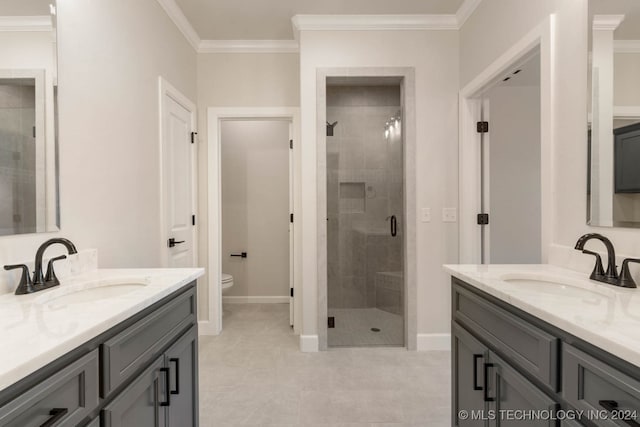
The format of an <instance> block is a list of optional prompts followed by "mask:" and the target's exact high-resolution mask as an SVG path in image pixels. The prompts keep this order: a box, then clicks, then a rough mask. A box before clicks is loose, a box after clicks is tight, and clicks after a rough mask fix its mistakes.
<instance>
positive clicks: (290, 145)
mask: <svg viewBox="0 0 640 427" xmlns="http://www.w3.org/2000/svg"><path fill="white" fill-rule="evenodd" d="M289 148H290V149H292V150H293V139H290V140H289Z"/></svg>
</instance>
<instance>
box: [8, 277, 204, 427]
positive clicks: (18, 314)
mask: <svg viewBox="0 0 640 427" xmlns="http://www.w3.org/2000/svg"><path fill="white" fill-rule="evenodd" d="M201 274H202V270H201V269H150V270H96V271H94V272H91V273H88V274H85V275H83V276H82V277H79V278H74V279H72V280H68V281H67V282H68V283H66V284H63V285H62V286H60V287H59V288H58V289H55V290H49V291H43V292H41V293H39V294H33V295H26V296H15V295H2V296H0V312H2V316H3V329H2V330H0V342H2V343H3V346H2V347H3V351H2V353H3V354H2V355H0V425H2V426H20V427H25V426H63V425H64V426H75V425H80V426H84V425H88V426H91V427H97V426H140V427H142V426H157V425H163V426H180V427H182V426H197V425H198V354H197V349H198V332H197V316H196V306H197V305H196V304H197V301H196V281H195V279H196V278H197V277H199V276H200V275H201Z"/></svg>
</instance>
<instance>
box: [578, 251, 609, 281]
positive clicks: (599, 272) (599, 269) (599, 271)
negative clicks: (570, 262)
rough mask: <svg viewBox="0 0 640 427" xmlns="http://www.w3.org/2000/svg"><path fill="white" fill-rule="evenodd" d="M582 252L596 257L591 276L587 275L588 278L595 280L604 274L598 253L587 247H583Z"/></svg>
mask: <svg viewBox="0 0 640 427" xmlns="http://www.w3.org/2000/svg"><path fill="white" fill-rule="evenodd" d="M582 253H583V254H587V255H593V256H595V257H596V265H595V266H594V267H593V271H592V272H591V276H589V278H590V279H591V280H597V278H601V277H602V276H604V274H605V273H604V267H603V266H602V258H600V254H599V253H597V252H593V251H590V250H587V249H583V250H582Z"/></svg>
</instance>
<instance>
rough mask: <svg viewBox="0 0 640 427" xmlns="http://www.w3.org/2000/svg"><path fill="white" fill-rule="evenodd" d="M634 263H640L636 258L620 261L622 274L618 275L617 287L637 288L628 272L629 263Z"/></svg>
mask: <svg viewBox="0 0 640 427" xmlns="http://www.w3.org/2000/svg"><path fill="white" fill-rule="evenodd" d="M630 262H635V263H640V259H638V258H627V259H625V260H624V261H622V273H620V280H619V282H618V283H619V286H622V287H623V288H637V286H636V282H635V281H634V280H633V277H632V276H631V271H630V270H629V263H630Z"/></svg>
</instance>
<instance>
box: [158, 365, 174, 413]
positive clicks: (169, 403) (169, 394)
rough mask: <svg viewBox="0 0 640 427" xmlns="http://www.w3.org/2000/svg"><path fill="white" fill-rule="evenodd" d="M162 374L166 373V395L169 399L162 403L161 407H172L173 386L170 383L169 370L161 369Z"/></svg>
mask: <svg viewBox="0 0 640 427" xmlns="http://www.w3.org/2000/svg"><path fill="white" fill-rule="evenodd" d="M160 372H162V373H164V394H165V396H166V398H167V400H166V402H160V406H170V405H171V384H170V383H169V378H170V375H169V374H170V373H169V368H160Z"/></svg>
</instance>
